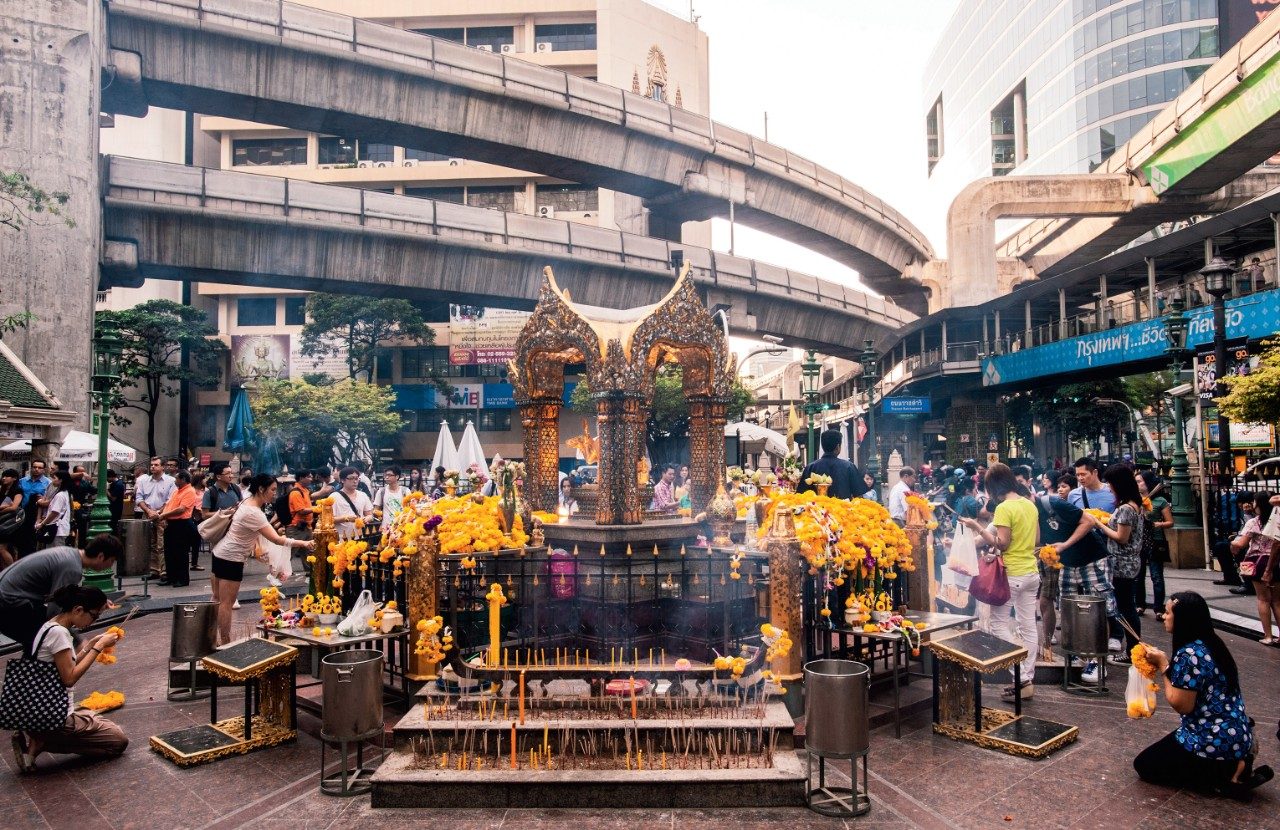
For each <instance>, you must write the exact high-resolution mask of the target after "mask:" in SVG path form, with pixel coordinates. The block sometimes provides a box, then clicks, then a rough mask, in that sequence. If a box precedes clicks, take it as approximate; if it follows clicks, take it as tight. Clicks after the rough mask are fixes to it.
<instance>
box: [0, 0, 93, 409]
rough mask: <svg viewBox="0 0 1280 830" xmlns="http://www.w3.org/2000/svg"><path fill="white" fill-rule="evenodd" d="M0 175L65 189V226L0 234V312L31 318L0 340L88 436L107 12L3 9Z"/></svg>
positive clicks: (30, 4)
mask: <svg viewBox="0 0 1280 830" xmlns="http://www.w3.org/2000/svg"><path fill="white" fill-rule="evenodd" d="M0 38H3V40H2V41H0V42H3V43H4V67H5V71H4V75H3V79H2V80H0V101H3V102H4V106H3V110H4V116H3V118H0V169H3V170H5V171H7V172H15V173H23V174H25V175H26V176H28V177H29V178H30V179H31V181H32V183H34V184H35V185H36V186H38V187H40V188H41V189H43V190H45V191H49V192H65V193H68V194H70V200H69V201H68V203H67V204H66V206H65V207H64V208H63V212H64V213H65V215H66V218H67V219H69V220H71V221H72V222H74V227H73V226H71V225H69V224H68V223H67V222H65V221H62V220H60V219H58V218H56V217H51V216H48V215H44V216H39V217H37V221H33V222H28V223H26V224H25V226H24V227H23V228H22V229H21V230H18V231H14V232H11V231H10V230H9V229H4V230H3V231H2V232H0V284H2V285H3V286H4V290H3V292H0V316H8V315H12V314H20V313H22V312H30V313H32V314H34V315H35V317H36V319H35V320H34V321H32V322H31V324H30V325H28V326H27V327H26V328H25V329H19V330H18V331H15V332H11V333H9V334H6V335H5V339H4V342H5V344H6V345H7V346H9V348H11V349H13V351H14V352H15V353H16V354H17V355H18V357H19V358H20V359H21V360H22V361H23V362H25V363H26V364H27V366H28V367H30V369H31V371H32V372H34V373H35V374H36V376H37V377H38V378H39V379H40V380H41V381H42V382H43V383H44V384H45V385H46V386H47V387H48V388H49V389H50V391H52V392H53V393H54V394H55V395H56V396H57V397H58V399H59V400H60V401H61V402H62V404H63V405H64V406H65V407H66V408H67V409H68V410H70V411H73V412H75V413H77V418H76V420H75V422H74V423H72V424H70V425H69V426H72V427H75V428H79V429H85V430H87V429H89V413H90V402H89V372H90V363H91V355H92V346H91V340H92V336H93V306H94V297H95V294H96V292H97V288H98V275H99V258H100V253H101V252H100V245H101V235H102V216H101V210H100V202H99V194H98V113H99V111H100V109H101V105H100V95H101V93H100V90H101V69H100V66H99V62H100V57H101V55H102V51H103V47H104V41H105V26H104V17H103V5H102V4H101V3H98V2H90V0H78V2H68V3H50V2H48V0H6V1H5V2H4V3H0Z"/></svg>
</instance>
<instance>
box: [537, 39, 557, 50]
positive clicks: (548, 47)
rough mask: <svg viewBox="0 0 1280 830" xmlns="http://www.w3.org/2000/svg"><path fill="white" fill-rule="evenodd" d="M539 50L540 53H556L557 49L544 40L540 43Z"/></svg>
mask: <svg viewBox="0 0 1280 830" xmlns="http://www.w3.org/2000/svg"><path fill="white" fill-rule="evenodd" d="M537 48H538V51H539V52H554V51H555V49H554V48H552V45H551V43H549V42H548V41H545V40H544V41H540V42H539V43H538V47H537Z"/></svg>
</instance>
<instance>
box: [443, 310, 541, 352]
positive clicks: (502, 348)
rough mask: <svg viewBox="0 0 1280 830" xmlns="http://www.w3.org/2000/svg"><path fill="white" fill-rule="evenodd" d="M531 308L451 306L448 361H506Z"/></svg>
mask: <svg viewBox="0 0 1280 830" xmlns="http://www.w3.org/2000/svg"><path fill="white" fill-rule="evenodd" d="M528 320H529V312H527V311H512V310H510V309H506V308H485V307H483V306H475V305H456V304H454V305H450V306H449V362H450V363H452V364H453V365H455V366H469V365H472V364H498V365H502V364H505V363H506V362H507V361H508V360H510V359H511V358H513V357H515V356H516V339H517V338H518V337H519V336H520V330H521V329H523V328H524V324H525V323H526V322H528Z"/></svg>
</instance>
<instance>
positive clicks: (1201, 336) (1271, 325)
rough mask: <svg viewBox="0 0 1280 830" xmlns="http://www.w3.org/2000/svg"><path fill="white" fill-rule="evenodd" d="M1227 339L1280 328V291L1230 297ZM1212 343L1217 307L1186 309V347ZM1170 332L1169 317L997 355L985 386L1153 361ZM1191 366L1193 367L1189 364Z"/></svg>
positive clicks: (986, 363) (985, 367) (986, 367)
mask: <svg viewBox="0 0 1280 830" xmlns="http://www.w3.org/2000/svg"><path fill="white" fill-rule="evenodd" d="M1226 305H1227V337H1228V338H1229V339H1236V338H1241V339H1246V340H1255V339H1258V338H1261V337H1269V336H1271V335H1273V334H1275V333H1277V332H1280V290H1276V289H1272V290H1270V291H1260V292H1258V293H1256V294H1252V295H1250V296H1248V297H1238V298H1236V299H1234V300H1227V304H1226ZM1212 341H1213V309H1212V308H1211V307H1209V306H1203V307H1201V308H1196V309H1192V310H1191V311H1190V312H1188V313H1187V346H1188V347H1189V348H1192V349H1195V348H1197V347H1198V346H1202V345H1204V344H1206V343H1210V342H1212ZM1167 345H1168V333H1167V332H1166V331H1165V328H1164V320H1162V319H1155V320H1146V321H1144V322H1141V323H1132V324H1130V325H1127V326H1119V327H1117V328H1114V329H1107V330H1106V331H1100V332H1095V333H1093V334H1085V335H1081V336H1079V337H1069V338H1067V339H1066V340H1059V341H1057V342H1056V343H1046V344H1045V345H1043V346H1036V347H1035V348H1033V349H1023V350H1022V351H1019V352H1013V353H1012V354H1005V355H996V356H994V357H988V358H984V359H983V361H982V385H983V386H1000V385H1003V384H1006V383H1018V382H1020V381H1024V380H1030V379H1032V378H1041V377H1050V376H1053V375H1061V374H1066V373H1068V372H1078V371H1083V370H1087V369H1093V368H1098V367H1103V366H1116V365H1120V364H1125V363H1137V362H1140V361H1143V360H1153V359H1155V358H1159V357H1161V356H1163V355H1164V353H1165V351H1166V348H1167ZM1188 368H1189V367H1188Z"/></svg>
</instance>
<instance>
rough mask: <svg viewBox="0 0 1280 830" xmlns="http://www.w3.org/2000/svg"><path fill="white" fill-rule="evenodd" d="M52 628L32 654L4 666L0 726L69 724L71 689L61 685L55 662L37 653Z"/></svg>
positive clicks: (44, 728)
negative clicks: (41, 657) (38, 657)
mask: <svg viewBox="0 0 1280 830" xmlns="http://www.w3.org/2000/svg"><path fill="white" fill-rule="evenodd" d="M52 630H53V626H49V627H48V628H46V629H45V630H44V634H42V635H41V636H40V639H39V640H37V641H36V644H35V646H34V647H33V648H32V649H31V654H32V656H31V657H28V656H27V655H26V654H23V655H22V657H20V658H18V659H17V660H10V661H9V664H8V665H7V666H5V670H4V689H3V690H2V691H0V729H14V730H22V731H24V732H52V731H53V730H55V729H61V728H62V727H63V726H64V725H66V722H67V712H68V711H70V709H71V692H70V690H69V689H67V687H66V686H64V685H62V676H61V675H60V674H58V667H57V666H56V665H54V664H53V663H51V662H47V661H45V660H37V659H35V656H34V655H36V654H37V653H39V651H40V646H41V645H42V644H43V643H44V638H45V637H47V636H48V635H49V632H50V631H52Z"/></svg>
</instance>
